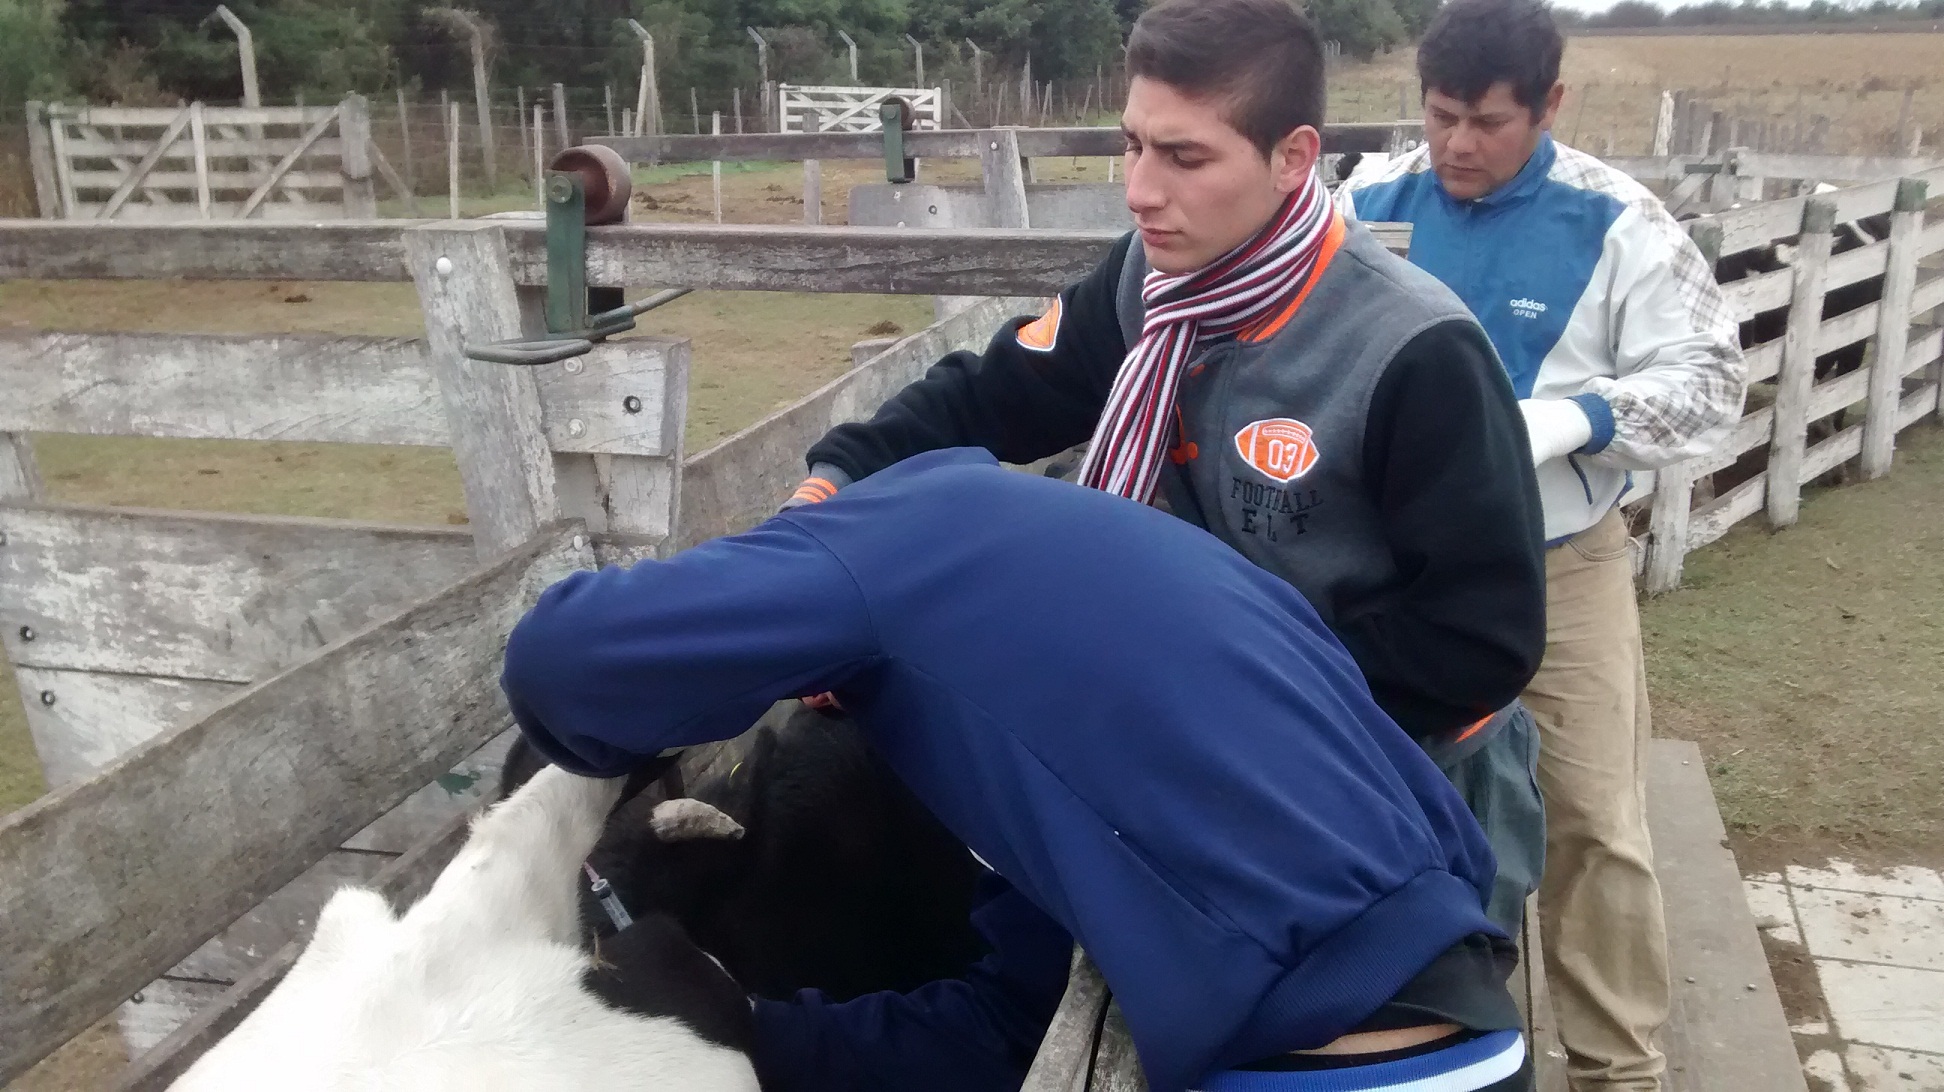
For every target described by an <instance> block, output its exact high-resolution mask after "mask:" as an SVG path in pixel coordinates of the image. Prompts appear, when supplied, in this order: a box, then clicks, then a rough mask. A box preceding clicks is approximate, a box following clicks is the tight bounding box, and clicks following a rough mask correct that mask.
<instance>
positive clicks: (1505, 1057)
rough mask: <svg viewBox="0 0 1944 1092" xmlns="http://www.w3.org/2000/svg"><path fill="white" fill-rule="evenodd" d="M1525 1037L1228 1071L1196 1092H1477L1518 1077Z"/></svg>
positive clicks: (1487, 1037)
mask: <svg viewBox="0 0 1944 1092" xmlns="http://www.w3.org/2000/svg"><path fill="white" fill-rule="evenodd" d="M1525 1056H1526V1051H1525V1037H1524V1036H1523V1035H1521V1034H1520V1033H1519V1032H1518V1031H1516V1030H1508V1031H1494V1032H1488V1033H1486V1034H1484V1035H1481V1036H1479V1037H1478V1038H1476V1039H1467V1040H1465V1041H1464V1042H1462V1043H1458V1044H1456V1045H1453V1046H1448V1047H1446V1048H1444V1049H1443V1050H1438V1051H1433V1052H1432V1053H1430V1054H1420V1055H1418V1056H1416V1057H1414V1058H1400V1059H1398V1060H1396V1061H1394V1062H1379V1063H1377V1064H1376V1065H1365V1066H1355V1067H1353V1068H1348V1069H1309V1070H1299V1071H1294V1072H1265V1071H1261V1070H1249V1069H1229V1070H1224V1071H1222V1072H1220V1073H1216V1074H1213V1075H1211V1076H1210V1077H1208V1078H1207V1079H1206V1080H1204V1081H1202V1082H1201V1084H1200V1086H1199V1087H1198V1089H1197V1092H1477V1090H1478V1089H1481V1088H1489V1087H1491V1086H1492V1085H1494V1084H1496V1083H1498V1082H1499V1081H1502V1080H1505V1079H1506V1078H1507V1077H1510V1076H1512V1075H1513V1074H1515V1073H1517V1072H1518V1071H1519V1067H1520V1066H1521V1065H1523V1064H1524V1063H1525Z"/></svg>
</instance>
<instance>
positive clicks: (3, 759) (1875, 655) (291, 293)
mask: <svg viewBox="0 0 1944 1092" xmlns="http://www.w3.org/2000/svg"><path fill="white" fill-rule="evenodd" d="M1941 64H1944V36H1931V35H1916V34H1911V35H1838V36H1827V37H1825V36H1818V37H1815V38H1809V37H1807V36H1804V37H1800V38H1797V37H1791V36H1771V37H1750V38H1735V37H1708V38H1699V39H1681V38H1633V39H1629V38H1596V39H1575V40H1573V41H1572V42H1571V43H1570V45H1569V49H1568V62H1567V73H1566V75H1567V79H1568V80H1569V81H1570V82H1571V83H1572V85H1573V88H1574V93H1573V94H1574V97H1572V98H1569V100H1568V105H1567V108H1566V110H1565V111H1564V114H1563V115H1562V121H1561V125H1560V135H1561V136H1562V137H1564V138H1566V139H1568V140H1569V141H1571V140H1574V139H1575V133H1576V132H1577V134H1578V136H1577V140H1578V143H1580V144H1581V145H1583V146H1589V147H1593V148H1595V149H1596V150H1597V148H1598V147H1599V144H1600V142H1601V141H1602V140H1603V139H1604V138H1605V136H1606V135H1608V134H1609V133H1611V134H1612V135H1613V137H1614V139H1615V141H1616V147H1617V148H1618V149H1619V151H1621V152H1623V153H1631V152H1638V151H1640V150H1641V148H1640V146H1641V145H1642V144H1644V142H1645V140H1646V138H1647V133H1648V131H1649V127H1650V123H1651V119H1652V116H1653V109H1654V103H1655V101H1656V100H1657V97H1658V94H1659V92H1660V90H1661V88H1663V87H1689V88H1694V89H1697V90H1703V91H1706V92H1708V93H1709V94H1711V95H1713V96H1714V97H1715V98H1716V101H1717V103H1718V104H1720V105H1722V106H1723V107H1724V108H1726V107H1730V106H1733V105H1735V104H1737V103H1746V104H1747V108H1748V112H1749V113H1750V115H1751V116H1754V115H1755V114H1756V113H1758V112H1761V111H1770V112H1776V113H1781V112H1787V111H1789V110H1792V109H1794V104H1795V102H1796V101H1797V97H1798V96H1801V99H1802V102H1803V103H1804V107H1803V108H1804V109H1805V110H1808V111H1810V112H1820V113H1827V114H1829V115H1830V116H1831V117H1832V118H1834V119H1836V124H1835V125H1834V126H1832V130H1831V150H1857V151H1873V150H1877V148H1876V146H1875V145H1874V144H1871V143H1869V142H1870V141H1872V140H1876V139H1879V138H1880V137H1881V136H1882V135H1883V134H1885V133H1887V131H1888V129H1889V128H1890V126H1891V124H1892V123H1893V122H1894V120H1895V116H1896V112H1897V108H1898V103H1899V102H1900V101H1901V94H1902V91H1901V89H1902V87H1903V86H1904V84H1905V82H1908V81H1919V80H1922V81H1929V80H1931V79H1933V78H1934V74H1935V73H1936V72H1937V70H1938V69H1939V68H1940V65H1941ZM1410 73H1411V69H1410V64H1409V55H1408V54H1406V53H1398V54H1395V55H1393V56H1391V57H1389V58H1386V59H1385V60H1384V61H1382V62H1380V63H1377V64H1373V65H1369V66H1350V67H1347V68H1345V69H1343V70H1342V71H1341V72H1340V73H1339V75H1338V78H1337V81H1336V85H1335V87H1334V89H1333V95H1334V100H1333V103H1334V105H1333V115H1334V117H1335V119H1336V120H1375V119H1379V118H1384V119H1388V118H1392V117H1394V116H1395V115H1396V111H1397V103H1398V86H1399V84H1400V83H1401V82H1402V81H1403V80H1405V79H1407V78H1408V77H1409V76H1410ZM1411 93H1414V92H1411ZM1916 101H1917V115H1918V117H1919V119H1920V121H1922V122H1923V124H1924V125H1925V126H1926V129H1927V131H1944V90H1940V87H1939V86H1936V85H1933V84H1931V83H1930V82H1924V83H1923V85H1922V87H1921V88H1920V90H1919V92H1918V95H1917V100H1916ZM1582 104H1583V105H1582ZM1873 134H1874V135H1873ZM1843 142H1851V143H1843ZM1040 168H1041V172H1042V173H1041V177H1043V178H1047V179H1050V180H1057V179H1078V178H1086V179H1092V180H1098V179H1104V177H1105V161H1102V160H1084V161H1078V160H1070V161H1051V162H1043V163H1042V164H1040ZM881 170H882V168H881V166H880V165H878V164H874V163H870V162H862V161H860V162H846V163H835V162H832V163H826V164H825V167H824V180H825V218H826V221H827V222H832V223H837V222H842V220H843V216H844V197H843V195H844V193H845V189H846V187H847V186H848V185H849V184H851V183H853V182H861V181H869V180H881V179H882V173H881ZM924 172H925V174H924V177H925V178H926V179H927V180H933V181H960V180H963V181H970V180H972V179H973V177H974V174H975V165H974V164H972V163H970V162H956V163H927V164H925V166H924ZM801 194H802V189H801V175H800V172H799V169H798V168H797V167H796V166H795V165H767V164H753V165H726V168H725V172H724V199H725V205H726V207H727V213H728V214H727V217H726V218H727V219H728V220H729V221H731V222H736V223H797V222H801V219H802V203H801ZM711 206H712V199H711V195H710V180H709V176H708V167H707V165H706V164H704V165H699V166H691V167H684V168H664V169H662V170H660V171H657V172H653V173H651V172H642V174H641V176H640V179H639V184H638V186H637V206H636V216H637V218H638V219H642V220H659V221H674V222H691V223H692V222H702V221H707V220H709V219H712V217H713V211H712V207H711ZM521 207H531V203H530V198H528V197H527V196H525V195H523V194H509V195H506V196H503V197H501V198H497V199H492V200H483V199H471V200H468V201H467V203H466V206H465V211H466V212H467V213H469V214H477V213H479V212H483V211H490V210H495V209H504V208H521ZM443 209H444V205H443V201H442V199H441V200H438V201H433V200H430V199H428V200H427V202H426V203H425V205H424V206H423V211H425V212H427V213H431V214H438V215H443ZM643 291H645V289H643ZM929 318H930V305H929V301H928V300H925V299H912V298H896V297H860V296H832V295H813V294H781V293H696V294H694V295H691V296H689V297H686V298H684V299H683V300H680V301H678V302H677V303H675V304H672V305H670V306H668V307H666V308H663V309H661V310H659V311H656V312H654V313H652V314H651V315H649V316H647V317H646V318H645V320H644V321H643V324H642V326H643V329H644V330H645V331H648V332H654V333H668V334H675V335H680V336H686V337H689V338H691V339H693V342H694V357H693V377H692V389H691V394H690V412H689V419H688V435H687V441H688V448H689V450H690V451H692V452H693V451H698V450H701V449H702V448H704V447H706V446H708V445H709V444H710V443H712V442H714V441H715V440H718V439H720V438H722V437H723V436H726V435H728V434H730V433H732V432H734V431H735V430H736V429H738V428H740V427H743V426H744V425H747V424H748V423H750V422H753V421H754V420H756V419H758V418H759V417H761V416H762V415H763V414H765V413H766V412H769V411H771V410H773V409H775V408H778V407H780V406H782V405H785V404H787V403H788V402H790V401H791V400H793V399H795V398H796V397H799V396H801V395H802V394H804V393H807V392H808V391H810V390H812V389H814V388H815V387H816V386H818V385H820V384H821V383H823V382H825V381H827V380H828V379H830V378H832V377H834V376H835V375H837V374H840V373H841V372H842V371H843V370H845V369H846V368H847V367H848V364H849V346H850V345H851V343H853V342H855V341H857V340H859V339H862V338H865V337H872V336H881V335H884V334H887V333H896V332H900V331H906V332H908V331H912V330H916V329H918V328H919V327H921V326H923V325H924V324H925V323H927V322H928V321H929ZM34 329H49V330H126V331H156V332H183V331H197V332H256V331H309V332H319V333H368V334H391V335H403V336H412V335H417V334H418V333H420V330H421V325H420V319H419V314H418V307H417V302H416V299H415V298H414V296H413V294H412V292H411V290H410V288H409V287H408V286H405V285H356V284H312V283H297V282H284V283H277V284H269V283H190V282H114V283H109V282H91V283H46V282H11V283H0V331H4V330H34ZM3 386H4V377H0V389H3ZM35 447H36V451H37V455H38V457H39V460H40V463H41V468H42V471H43V474H44V475H45V477H46V479H47V484H48V489H49V493H50V494H51V495H52V496H53V498H54V499H57V500H64V501H77V502H90V503H104V504H127V505H141V506H166V507H175V508H186V509H207V510H219V511H237V512H256V513H287V514H295V515H311V516H325V517H338V518H361V519H373V520H383V521H393V522H404V523H420V524H440V525H443V524H450V523H457V522H463V520H464V514H463V512H464V505H463V501H462V499H461V497H460V492H459V487H458V480H457V475H456V472H455V470H454V467H453V464H452V460H451V458H450V456H449V455H448V454H447V453H446V452H443V451H431V450H421V449H402V448H362V447H345V446H337V445H315V444H254V443H226V442H187V441H154V440H135V439H94V438H76V437H51V436H49V437H37V438H36V440H35ZM1644 619H1645V622H1644V624H1645V627H1646V635H1647V643H1648V653H1649V661H1650V677H1651V686H1652V690H1653V694H1654V700H1655V718H1656V729H1657V732H1658V733H1659V734H1661V735H1664V736H1671V737H1678V738H1688V739H1694V740H1697V741H1698V742H1700V743H1701V744H1702V746H1703V748H1704V750H1705V753H1706V754H1707V755H1708V758H1709V762H1710V774H1711V776H1712V777H1713V779H1714V784H1715V789H1716V792H1717V793H1718V794H1719V796H1720V799H1721V803H1722V808H1723V812H1724V817H1725V818H1726V819H1727V820H1728V822H1729V825H1730V828H1731V830H1732V831H1733V836H1734V838H1735V841H1736V848H1737V850H1738V852H1740V853H1741V854H1742V856H1743V860H1744V864H1745V865H1748V866H1749V867H1755V866H1757V865H1758V864H1759V865H1760V866H1762V867H1772V866H1773V864H1774V863H1775V862H1779V861H1782V860H1799V861H1810V860H1818V861H1819V860H1821V859H1822V857H1823V856H1826V855H1828V854H1830V853H1841V854H1844V855H1846V856H1849V857H1851V858H1852V859H1856V858H1859V857H1860V858H1863V859H1865V860H1871V859H1878V860H1884V861H1892V860H1898V861H1928V862H1929V863H1933V864H1936V863H1944V848H1941V847H1944V793H1940V792H1939V791H1938V789H1937V788H1936V784H1935V771H1936V770H1937V769H1939V768H1940V766H1941V765H1944V737H1941V736H1940V734H1939V733H1938V731H1937V726H1938V724H1939V722H1940V720H1944V676H1940V674H1939V672H1938V671H1937V665H1938V664H1940V663H1944V430H1939V429H1937V428H1936V427H1934V426H1932V425H1928V424H1927V425H1924V426H1920V427H1919V428H1917V429H1915V430H1914V431H1913V432H1911V433H1909V434H1907V439H1906V440H1905V441H1904V442H1903V444H1902V446H1900V447H1899V449H1898V462H1897V467H1896V469H1895V471H1894V473H1893V474H1892V475H1891V477H1890V478H1888V479H1886V480H1884V481H1880V482H1876V483H1870V484H1867V485H1856V486H1850V487H1846V488H1843V489H1838V490H1829V491H1821V492H1818V493H1815V494H1813V495H1812V496H1811V497H1810V498H1809V500H1808V503H1807V504H1806V506H1805V508H1804V513H1803V520H1802V523H1801V525H1800V526H1798V527H1796V528H1794V529H1792V530H1790V531H1788V532H1785V533H1782V534H1776V535H1771V534H1769V533H1767V532H1765V531H1763V530H1762V529H1760V526H1759V520H1757V521H1751V522H1750V523H1749V524H1745V525H1744V526H1743V527H1742V528H1741V529H1739V530H1737V531H1736V532H1734V533H1732V534H1731V535H1729V536H1728V537H1727V538H1726V539H1725V540H1723V541H1722V542H1721V543H1718V544H1716V545H1715V546H1712V547H1710V548H1708V549H1707V550H1704V551H1702V552H1700V553H1699V554H1696V555H1694V556H1693V557H1691V558H1690V560H1689V567H1688V586H1687V587H1686V588H1685V589H1683V590H1682V591H1680V592H1678V593H1675V594H1673V595H1669V596H1665V597H1661V598H1658V599H1655V600H1652V601H1650V602H1648V603H1647V605H1646V607H1645V610H1644ZM40 791H41V783H40V778H39V773H38V768H37V766H36V764H35V761H34V756H33V752H32V749H31V746H30V744H29V742H28V740H27V737H26V732H25V726H24V722H23V719H22V716H21V711H20V708H19V705H18V703H17V702H16V701H15V700H14V695H13V693H12V681H11V679H10V678H9V677H8V676H7V674H6V669H5V665H4V663H0V813H4V812H6V811H8V810H10V809H12V808H14V807H18V806H20V805H22V804H24V803H26V802H27V801H29V800H31V799H33V798H34V796H36V795H37V794H38V793H39V792H40ZM116 1049H117V1047H116V1044H115V1043H114V1042H113V1041H112V1039H110V1038H104V1037H101V1036H97V1037H95V1038H94V1039H92V1040H90V1041H89V1042H88V1043H84V1044H79V1045H77V1047H76V1048H74V1050H73V1051H72V1052H71V1053H70V1056H69V1058H68V1059H67V1060H66V1061H65V1062H64V1063H63V1064H61V1065H56V1066H51V1067H48V1068H46V1069H44V1070H43V1071H42V1072H41V1073H39V1074H38V1075H36V1076H35V1077H32V1078H29V1079H27V1080H24V1081H22V1082H17V1083H16V1085H15V1086H13V1087H14V1088H15V1089H17V1090H20V1089H32V1090H33V1092H55V1090H62V1089H70V1090H79V1089H91V1088H96V1087H101V1086H103V1082H104V1081H105V1080H106V1079H107V1078H106V1074H107V1073H108V1072H110V1071H111V1069H112V1065H113V1064H115V1063H114V1053H115V1050H116Z"/></svg>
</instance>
